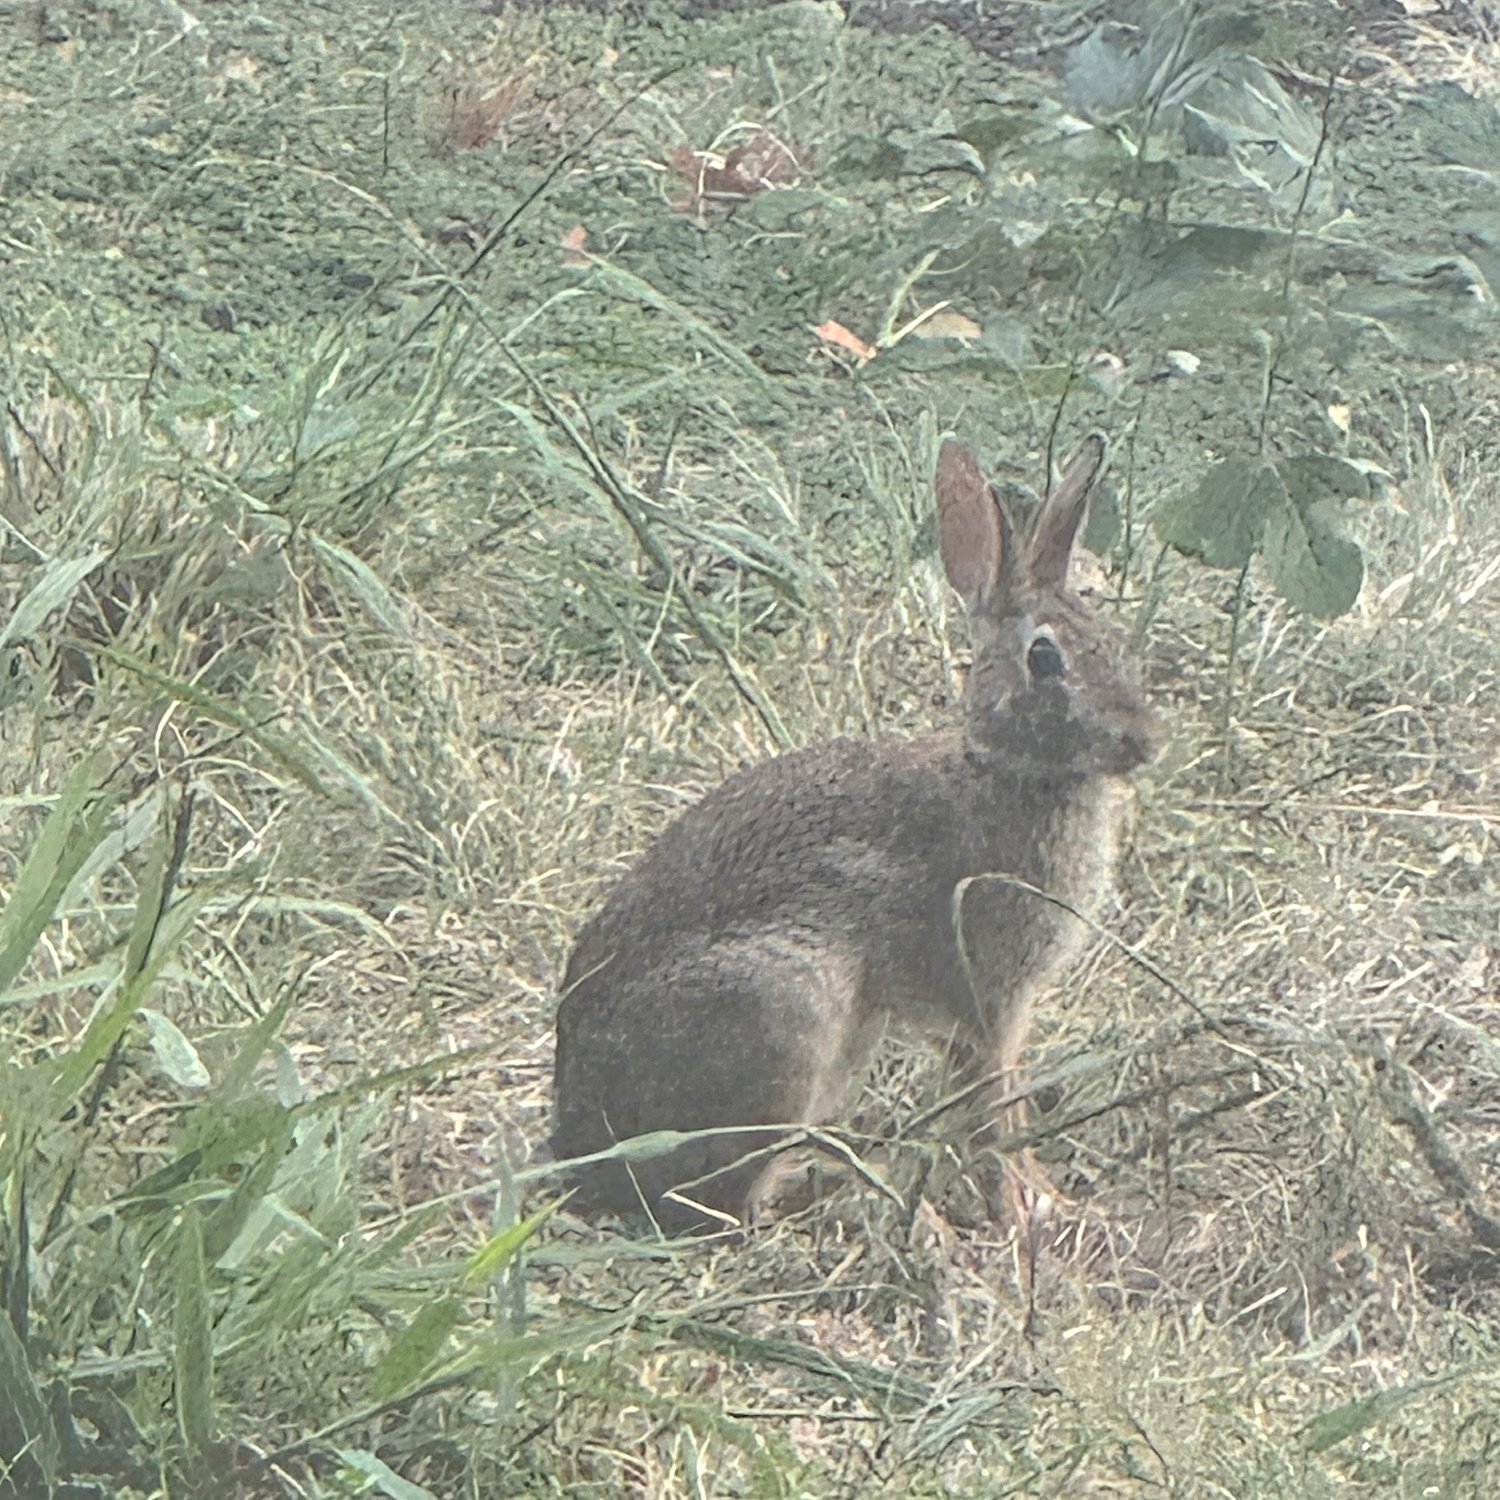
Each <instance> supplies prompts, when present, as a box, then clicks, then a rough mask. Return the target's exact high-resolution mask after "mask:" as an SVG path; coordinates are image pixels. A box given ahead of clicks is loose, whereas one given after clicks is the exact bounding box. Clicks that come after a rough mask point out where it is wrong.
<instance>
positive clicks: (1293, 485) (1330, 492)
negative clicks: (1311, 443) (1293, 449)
mask: <svg viewBox="0 0 1500 1500" xmlns="http://www.w3.org/2000/svg"><path fill="white" fill-rule="evenodd" d="M1276 467H1277V469H1278V470H1279V471H1280V473H1281V478H1282V481H1283V483H1285V485H1286V492H1287V494H1288V495H1290V496H1291V498H1292V501H1293V502H1294V503H1295V504H1296V505H1297V506H1298V507H1299V508H1301V509H1303V510H1306V509H1307V508H1308V507H1309V506H1311V505H1321V504H1322V503H1323V502H1325V501H1329V500H1368V499H1370V497H1371V495H1372V494H1373V493H1374V488H1375V485H1374V481H1375V472H1374V471H1373V470H1371V469H1370V468H1369V467H1368V466H1365V465H1360V464H1355V463H1351V462H1350V461H1349V460H1348V459H1347V458H1340V457H1338V455H1337V454H1333V453H1304V454H1301V455H1300V456H1298V457H1296V458H1284V459H1282V460H1281V462H1280V463H1278V464H1277V465H1276Z"/></svg>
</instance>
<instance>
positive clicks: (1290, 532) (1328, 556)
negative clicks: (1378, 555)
mask: <svg viewBox="0 0 1500 1500" xmlns="http://www.w3.org/2000/svg"><path fill="white" fill-rule="evenodd" d="M1263 552H1264V555H1265V561H1266V569H1267V571H1268V572H1269V573H1270V575H1271V577H1272V578H1273V579H1275V581H1276V587H1277V589H1278V590H1279V591H1280V593H1281V595H1282V597H1283V598H1284V599H1286V601H1287V602H1288V603H1289V604H1292V605H1294V606H1296V608H1298V609H1300V610H1302V611H1304V612H1305V613H1307V614H1310V615H1318V616H1320V617H1321V618H1323V619H1325V620H1330V619H1333V618H1334V617H1335V616H1337V615H1341V614H1344V613H1345V612H1347V611H1348V610H1349V609H1350V608H1351V607H1352V606H1353V604H1354V601H1355V600H1356V599H1357V598H1358V597H1359V589H1360V585H1361V584H1362V583H1363V582H1364V576H1365V564H1364V557H1363V556H1362V554H1361V553H1360V550H1359V547H1358V545H1357V544H1356V543H1355V542H1353V541H1351V540H1350V539H1349V538H1348V537H1346V536H1341V535H1340V534H1339V533H1338V532H1337V531H1336V530H1334V528H1333V527H1332V526H1331V525H1330V524H1329V523H1328V522H1326V521H1324V520H1323V519H1322V518H1321V517H1320V516H1319V514H1318V511H1317V509H1316V508H1308V509H1304V508H1302V507H1301V506H1299V505H1297V504H1295V503H1294V502H1293V501H1292V500H1291V499H1290V498H1288V499H1287V501H1286V502H1285V504H1282V505H1278V506H1276V507H1274V508H1273V509H1272V511H1271V514H1270V515H1269V516H1268V517H1267V518H1266V534H1265V541H1264V544H1263Z"/></svg>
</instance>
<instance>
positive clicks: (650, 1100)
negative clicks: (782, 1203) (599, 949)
mask: <svg viewBox="0 0 1500 1500" xmlns="http://www.w3.org/2000/svg"><path fill="white" fill-rule="evenodd" d="M858 998H859V965H858V960H857V956H853V955H850V954H848V953H846V952H844V951H842V950H838V949H834V948H832V947H830V946H829V945H827V944H826V943H820V942H818V941H816V940H813V939H811V938H801V937H799V936H795V935H794V936H787V935H784V934H780V933H776V934H765V933H762V934H755V935H751V936H745V937H734V938H726V939H724V940H721V941H719V942H717V943H713V944H710V945H706V946H704V947H702V948H700V949H699V950H698V951H696V952H694V953H691V954H682V953H679V954H678V955H676V956H675V957H674V959H673V960H672V961H671V962H669V963H668V964H666V965H665V966H664V967H663V968H661V969H660V970H658V971H657V972H655V973H654V974H650V975H647V976H643V977H641V978H639V979H634V980H631V981H630V982H628V983H627V984H625V985H623V986H620V987H617V988H616V989H615V990H614V991H613V992H612V993H611V994H610V995H609V996H608V997H607V998H605V997H599V1003H598V1004H594V1005H590V1006H588V1007H587V1008H586V1009H585V1010H583V1012H582V1013H581V1014H577V1015H574V1016H570V1017H569V1024H568V1025H567V1027H566V1029H565V1031H564V1032H563V1038H564V1040H563V1041H561V1042H560V1046H562V1045H565V1046H566V1051H567V1058H568V1065H567V1069H566V1070H565V1073H560V1075H559V1076H560V1079H561V1078H563V1077H564V1076H566V1077H567V1078H568V1080H569V1085H568V1092H569V1094H570V1095H572V1096H575V1097H574V1099H573V1101H571V1102H576V1096H578V1095H579V1094H581V1093H583V1092H584V1089H585V1084H587V1085H588V1092H589V1093H590V1095H591V1098H590V1100H589V1103H588V1105H587V1108H588V1109H590V1110H591V1111H592V1112H593V1119H594V1121H596V1122H597V1123H596V1124H595V1125H594V1127H593V1128H592V1130H590V1131H585V1132H583V1133H582V1134H581V1133H580V1132H579V1131H578V1130H576V1129H575V1130H571V1131H564V1130H563V1129H562V1128H561V1127H560V1129H559V1133H558V1139H559V1143H560V1144H561V1145H563V1146H564V1147H571V1148H572V1154H581V1151H580V1150H579V1146H580V1145H584V1146H588V1147H589V1148H591V1149H594V1150H598V1149H602V1148H603V1147H605V1146H608V1145H609V1144H610V1143H611V1142H612V1141H618V1140H625V1139H628V1138H630V1137H632V1136H638V1135H644V1134H648V1133H650V1132H653V1131H661V1130H671V1131H679V1132H689V1133H691V1132H704V1133H703V1134H699V1135H696V1136H695V1138H694V1139H693V1140H691V1141H687V1142H684V1143H682V1144H681V1145H677V1146H674V1147H672V1148H671V1149H669V1150H666V1151H665V1152H662V1153H659V1154H656V1155H651V1156H643V1157H641V1158H640V1159H637V1160H633V1161H631V1162H630V1163H629V1164H628V1165H627V1164H626V1163H624V1162H622V1161H619V1160H615V1161H611V1162H607V1163H601V1164H597V1165H596V1166H593V1167H590V1168H588V1169H586V1173H585V1174H584V1175H582V1176H581V1177H580V1195H579V1196H580V1199H582V1200H584V1201H583V1203H582V1205H581V1206H583V1207H585V1208H586V1209H588V1208H593V1209H595V1210H603V1211H614V1212H630V1211H632V1210H635V1211H639V1210H641V1209H645V1210H646V1211H648V1212H649V1213H650V1214H651V1216H652V1217H653V1218H654V1219H655V1220H656V1222H657V1223H658V1224H660V1225H661V1227H662V1228H664V1229H668V1230H670V1231H672V1232H682V1231H688V1230H699V1229H705V1228H714V1227H725V1226H726V1225H730V1224H733V1223H736V1222H738V1223H743V1222H745V1221H746V1219H747V1218H748V1217H749V1213H750V1209H751V1207H752V1205H753V1204H754V1203H755V1202H756V1201H757V1191H756V1190H757V1186H758V1184H759V1183H760V1181H761V1179H762V1177H763V1174H765V1172H766V1170H767V1167H768V1165H769V1164H770V1162H771V1160H772V1157H773V1154H774V1150H775V1146H776V1143H777V1141H778V1140H780V1139H782V1138H783V1137H784V1136H785V1134H786V1133H787V1128H788V1127H794V1126H797V1125H802V1124H814V1123H822V1122H824V1121H826V1120H828V1119H829V1118H831V1117H832V1116H833V1115H834V1114H836V1113H837V1112H838V1110H839V1107H840V1106H841V1104H842V1103H843V1100H844V1098H845V1096H846V1095H847V1093H848V1089H849V1082H850V1068H851V1060H852V1056H853V1054H854V1052H855V1051H857V1046H856V1035H855V1033H856V1031H857V1029H858V1026H857V1022H858ZM558 1102H559V1119H560V1121H561V1120H562V1119H563V1118H564V1117H565V1116H566V1115H567V1114H569V1113H575V1114H576V1111H575V1110H572V1109H571V1102H570V1101H565V1100H564V1099H563V1098H562V1090H561V1088H560V1095H559V1101H558ZM565 1106H569V1107H568V1108H565ZM740 1127H760V1128H749V1129H744V1128H740ZM777 1127H781V1128H777ZM589 1135H596V1136H598V1137H599V1139H598V1140H597V1143H595V1142H593V1141H591V1140H588V1139H586V1137H587V1136H589Z"/></svg>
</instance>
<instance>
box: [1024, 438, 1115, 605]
mask: <svg viewBox="0 0 1500 1500" xmlns="http://www.w3.org/2000/svg"><path fill="white" fill-rule="evenodd" d="M1105 452H1106V445H1105V442H1104V435H1103V434H1102V433H1098V432H1091V433H1090V434H1089V435H1088V437H1087V438H1085V439H1084V443H1083V447H1082V448H1080V449H1079V451H1078V456H1077V457H1076V458H1075V459H1074V460H1073V462H1072V463H1070V464H1069V465H1068V468H1067V472H1066V473H1065V474H1064V475H1063V477H1062V478H1061V479H1060V480H1058V482H1057V488H1056V489H1055V490H1053V491H1052V493H1051V494H1050V495H1048V496H1047V499H1046V501H1045V502H1044V503H1043V505H1042V510H1041V514H1040V515H1039V516H1038V517H1037V520H1036V529H1035V530H1034V531H1033V532H1032V534H1031V537H1032V540H1031V552H1030V572H1031V581H1032V582H1033V583H1039V584H1043V585H1046V586H1057V587H1060V586H1061V585H1062V584H1063V583H1065V582H1066V581H1067V577H1068V560H1069V559H1070V558H1071V557H1072V555H1073V542H1074V539H1075V538H1076V537H1077V535H1078V527H1079V525H1080V524H1081V523H1082V521H1083V513H1084V511H1086V510H1087V509H1088V503H1089V495H1090V494H1092V492H1093V489H1094V486H1095V485H1096V484H1097V483H1098V482H1099V476H1100V475H1101V474H1102V473H1103V472H1104V457H1105Z"/></svg>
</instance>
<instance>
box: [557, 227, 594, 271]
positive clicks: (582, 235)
mask: <svg viewBox="0 0 1500 1500" xmlns="http://www.w3.org/2000/svg"><path fill="white" fill-rule="evenodd" d="M588 238H589V232H588V230H587V229H585V228H584V227H583V225H582V224H575V225H574V226H573V227H572V228H571V229H570V230H568V232H567V233H566V234H565V235H563V237H562V241H561V243H562V263H563V264H564V265H565V266H586V265H588V263H589V258H588V256H587V255H585V254H584V247H585V246H586V245H587V244H588Z"/></svg>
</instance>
